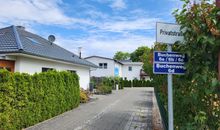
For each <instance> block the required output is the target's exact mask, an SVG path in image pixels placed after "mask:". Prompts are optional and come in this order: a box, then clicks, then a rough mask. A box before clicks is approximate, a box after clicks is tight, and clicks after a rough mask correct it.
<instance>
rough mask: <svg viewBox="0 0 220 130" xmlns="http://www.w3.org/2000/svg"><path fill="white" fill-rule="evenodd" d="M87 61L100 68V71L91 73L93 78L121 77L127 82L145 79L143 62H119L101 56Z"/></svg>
mask: <svg viewBox="0 0 220 130" xmlns="http://www.w3.org/2000/svg"><path fill="white" fill-rule="evenodd" d="M85 59H86V60H88V61H90V62H92V63H93V64H95V65H97V66H99V68H98V69H96V70H93V71H91V76H94V77H111V76H119V77H122V78H123V79H127V80H133V79H143V71H142V66H143V63H142V62H132V61H130V60H125V61H117V60H114V59H111V58H106V57H101V56H90V57H86V58H85ZM145 76H146V75H145Z"/></svg>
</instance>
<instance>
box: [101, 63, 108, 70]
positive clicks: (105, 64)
mask: <svg viewBox="0 0 220 130" xmlns="http://www.w3.org/2000/svg"><path fill="white" fill-rule="evenodd" d="M99 68H100V69H107V68H108V64H107V63H99Z"/></svg>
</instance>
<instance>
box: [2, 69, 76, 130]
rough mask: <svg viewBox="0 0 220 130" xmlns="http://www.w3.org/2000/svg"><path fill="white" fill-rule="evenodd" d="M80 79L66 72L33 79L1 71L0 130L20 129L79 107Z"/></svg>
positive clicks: (37, 76) (24, 75)
mask: <svg viewBox="0 0 220 130" xmlns="http://www.w3.org/2000/svg"><path fill="white" fill-rule="evenodd" d="M79 94H80V92H79V78H78V76H77V75H76V74H72V73H69V72H56V71H49V72H44V73H39V74H34V75H28V74H21V73H10V72H8V71H6V70H0V129H3V130H6V129H10V130H13V129H16V130H17V129H22V128H26V127H28V126H31V125H34V124H36V123H38V122H41V121H43V120H46V119H49V118H51V117H53V116H56V115H58V114H61V113H63V112H65V111H67V110H71V109H73V108H75V107H77V106H78V105H79V100H80V96H79Z"/></svg>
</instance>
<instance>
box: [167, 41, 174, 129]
mask: <svg viewBox="0 0 220 130" xmlns="http://www.w3.org/2000/svg"><path fill="white" fill-rule="evenodd" d="M167 51H168V52H171V51H172V45H169V44H168V45H167ZM167 81H168V113H169V117H168V118H169V125H168V126H169V130H173V90H172V86H173V75H172V74H168V75H167Z"/></svg>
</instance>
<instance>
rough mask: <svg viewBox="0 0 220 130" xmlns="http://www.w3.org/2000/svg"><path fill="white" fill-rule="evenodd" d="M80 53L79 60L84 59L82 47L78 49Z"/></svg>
mask: <svg viewBox="0 0 220 130" xmlns="http://www.w3.org/2000/svg"><path fill="white" fill-rule="evenodd" d="M78 51H79V58H82V47H78Z"/></svg>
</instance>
